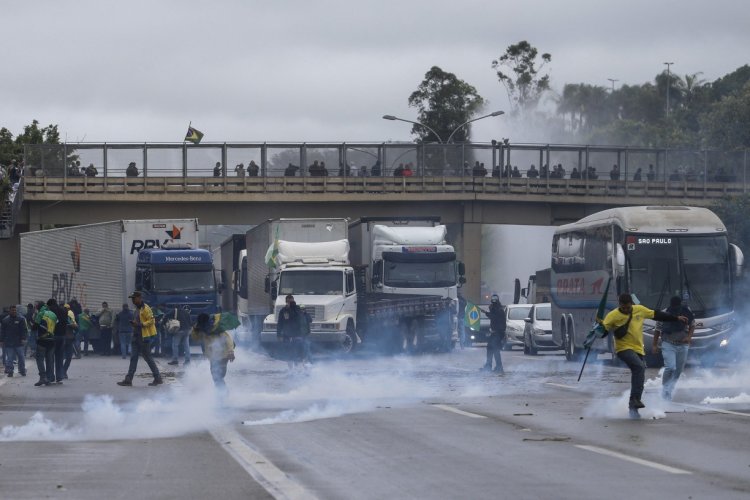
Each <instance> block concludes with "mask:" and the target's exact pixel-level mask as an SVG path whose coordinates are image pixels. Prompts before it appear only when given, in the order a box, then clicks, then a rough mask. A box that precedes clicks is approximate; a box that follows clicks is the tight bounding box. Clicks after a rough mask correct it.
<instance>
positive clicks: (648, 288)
mask: <svg viewBox="0 0 750 500" xmlns="http://www.w3.org/2000/svg"><path fill="white" fill-rule="evenodd" d="M743 260H744V258H743V254H742V251H741V250H740V249H739V248H738V247H737V246H736V245H733V244H730V243H729V241H728V239H727V232H726V229H725V227H724V224H723V223H722V222H721V220H720V219H719V218H718V217H717V216H716V214H714V213H713V212H711V211H710V210H708V209H705V208H695V207H668V206H652V207H626V208H614V209H611V210H604V211H602V212H598V213H596V214H593V215H589V216H588V217H584V218H583V219H581V220H579V221H578V222H575V223H573V224H566V225H564V226H560V227H559V228H558V229H557V231H556V232H555V235H554V237H553V240H552V274H551V278H550V281H551V283H550V295H551V296H552V297H551V298H552V333H553V339H554V341H555V342H556V343H557V344H558V345H559V346H560V347H562V348H563V349H564V350H565V357H566V359H568V360H569V361H572V360H574V359H577V358H578V357H579V355H580V354H581V353H582V351H583V341H584V340H585V339H586V336H587V334H588V332H589V330H590V328H591V325H592V322H593V321H594V316H595V315H596V309H597V307H598V306H599V301H600V300H601V298H602V294H603V293H604V289H605V287H606V284H607V281H608V280H609V278H610V277H611V278H612V281H611V284H610V289H609V294H608V296H607V311H609V310H612V309H614V308H615V307H617V296H618V294H620V293H623V292H627V293H631V294H633V296H634V298H635V299H636V300H637V301H638V302H640V303H641V304H643V305H645V306H646V307H649V308H651V309H663V308H665V307H667V306H668V305H669V299H670V297H672V296H675V295H676V296H679V297H682V299H683V302H684V303H686V304H687V305H689V306H690V308H691V309H692V310H693V312H694V313H695V316H696V328H695V333H694V335H693V342H692V345H691V349H690V352H691V353H692V354H693V355H703V354H708V353H712V354H717V353H719V352H722V351H725V350H727V349H726V348H728V346H729V343H730V338H731V336H732V334H733V333H734V332H735V319H734V316H735V315H734V281H735V278H736V277H738V276H740V275H741V272H742V266H743ZM654 326H655V323H654V322H653V321H649V320H647V321H646V323H644V344H645V348H646V354H647V356H649V357H650V358H651V359H650V361H652V362H653V357H651V352H650V350H651V344H652V340H653V328H654ZM592 350H596V351H599V352H612V353H613V354H614V341H613V339H612V335H611V334H610V335H609V337H608V338H604V339H601V340H597V342H596V343H595V344H594V346H593V348H592ZM709 358H713V357H706V358H704V359H705V360H708V359H709Z"/></svg>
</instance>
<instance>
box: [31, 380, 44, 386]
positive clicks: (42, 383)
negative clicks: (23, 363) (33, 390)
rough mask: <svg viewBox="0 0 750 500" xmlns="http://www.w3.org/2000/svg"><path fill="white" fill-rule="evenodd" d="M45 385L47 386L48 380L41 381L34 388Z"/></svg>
mask: <svg viewBox="0 0 750 500" xmlns="http://www.w3.org/2000/svg"><path fill="white" fill-rule="evenodd" d="M43 385H47V381H46V380H40V381H39V382H37V383H36V384H34V387H41V386H43Z"/></svg>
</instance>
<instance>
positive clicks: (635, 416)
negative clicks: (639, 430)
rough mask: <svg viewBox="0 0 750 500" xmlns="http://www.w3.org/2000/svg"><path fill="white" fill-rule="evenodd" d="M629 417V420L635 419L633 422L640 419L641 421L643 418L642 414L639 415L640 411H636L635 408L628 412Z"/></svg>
mask: <svg viewBox="0 0 750 500" xmlns="http://www.w3.org/2000/svg"><path fill="white" fill-rule="evenodd" d="M628 417H629V418H631V419H633V420H638V419H640V418H641V414H640V413H638V410H637V409H635V408H631V409H630V410H629V411H628Z"/></svg>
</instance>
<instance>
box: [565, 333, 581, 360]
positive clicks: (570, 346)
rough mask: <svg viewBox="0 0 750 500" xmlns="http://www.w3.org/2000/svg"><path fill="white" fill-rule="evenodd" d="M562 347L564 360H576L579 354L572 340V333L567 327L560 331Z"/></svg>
mask: <svg viewBox="0 0 750 500" xmlns="http://www.w3.org/2000/svg"><path fill="white" fill-rule="evenodd" d="M562 341H563V349H564V350H565V360H566V361H578V359H579V358H580V355H579V354H578V351H577V350H576V346H575V342H574V341H573V335H572V334H571V332H570V330H569V329H568V328H565V329H563V331H562Z"/></svg>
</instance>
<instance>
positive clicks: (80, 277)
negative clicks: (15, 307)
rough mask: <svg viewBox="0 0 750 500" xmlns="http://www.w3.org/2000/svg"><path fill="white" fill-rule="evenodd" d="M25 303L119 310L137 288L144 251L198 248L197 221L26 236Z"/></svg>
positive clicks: (130, 223) (105, 224)
mask: <svg viewBox="0 0 750 500" xmlns="http://www.w3.org/2000/svg"><path fill="white" fill-rule="evenodd" d="M20 237H21V302H22V303H24V304H27V303H30V302H32V303H33V302H34V301H36V300H44V301H46V300H47V299H49V298H54V299H56V300H57V301H58V303H64V302H68V301H70V300H71V299H73V298H76V299H77V300H78V302H79V303H80V304H81V305H82V306H83V307H90V308H91V309H99V307H100V305H101V303H102V302H105V301H106V302H108V303H109V304H110V306H111V307H113V308H115V309H117V308H119V306H120V304H123V303H125V302H127V296H128V294H129V293H130V292H132V291H133V290H135V286H136V283H135V277H136V265H137V261H138V253H139V252H140V251H141V250H146V249H159V248H162V247H164V246H165V245H167V246H169V245H168V244H169V243H176V244H180V246H183V247H184V246H186V245H189V246H191V247H192V248H195V249H197V248H198V220H197V219H169V220H161V219H160V220H119V221H113V222H103V223H100V224H87V225H83V226H73V227H66V228H61V229H48V230H43V231H32V232H28V233H22V234H21V236H20Z"/></svg>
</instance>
